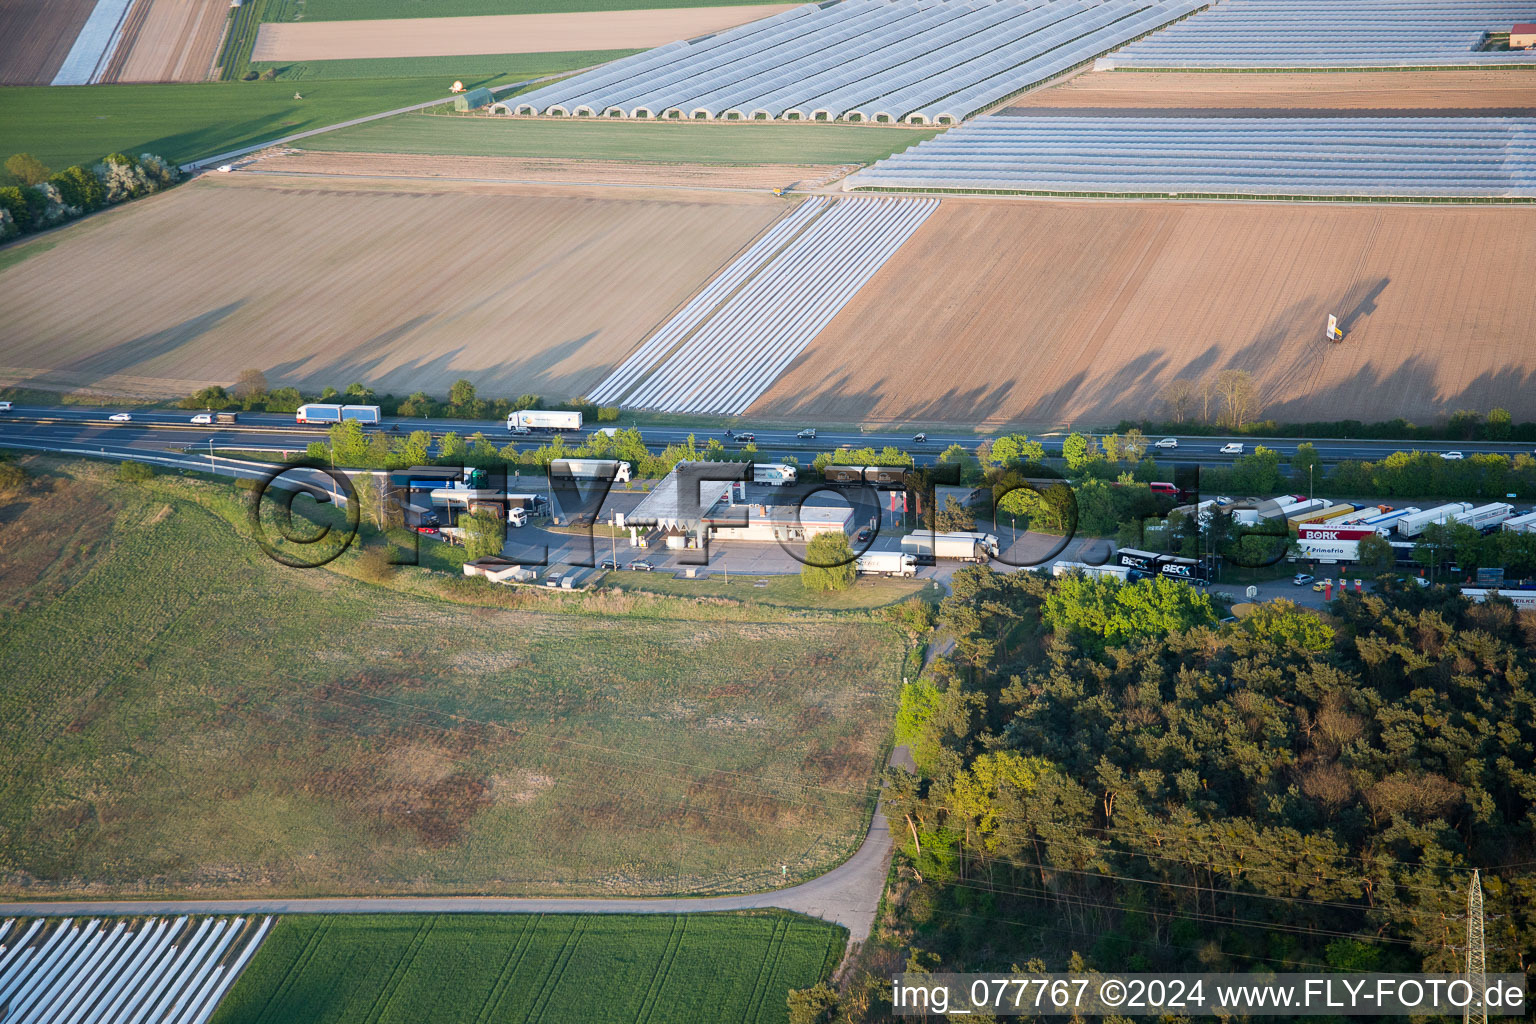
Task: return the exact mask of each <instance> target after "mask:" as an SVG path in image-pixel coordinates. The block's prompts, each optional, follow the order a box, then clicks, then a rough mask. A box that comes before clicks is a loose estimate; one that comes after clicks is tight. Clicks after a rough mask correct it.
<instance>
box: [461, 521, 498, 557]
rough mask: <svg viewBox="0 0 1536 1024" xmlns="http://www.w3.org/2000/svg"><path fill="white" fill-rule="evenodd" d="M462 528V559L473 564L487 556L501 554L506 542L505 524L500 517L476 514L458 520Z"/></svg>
mask: <svg viewBox="0 0 1536 1024" xmlns="http://www.w3.org/2000/svg"><path fill="white" fill-rule="evenodd" d="M459 525H460V526H462V527H464V558H465V560H466V561H470V562H473V561H474V560H475V559H477V558H485V557H486V556H487V555H499V554H501V548H502V545H504V544H505V543H506V541H507V524H506V521H505V520H504V519H503V518H502V517H501V516H496V515H492V514H490V513H489V512H476V513H475V514H474V515H472V516H464V517H463V518H462V519H460V520H459Z"/></svg>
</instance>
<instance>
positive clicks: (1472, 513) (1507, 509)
mask: <svg viewBox="0 0 1536 1024" xmlns="http://www.w3.org/2000/svg"><path fill="white" fill-rule="evenodd" d="M1514 514H1515V507H1514V506H1513V505H1510V504H1508V503H1507V502H1502V501H1494V502H1490V503H1488V504H1487V505H1479V506H1478V507H1477V508H1473V509H1468V510H1467V511H1465V512H1458V513H1457V514H1456V515H1453V516H1452V517H1451V518H1452V519H1454V520H1456V521H1457V522H1458V523H1461V524H1462V525H1464V526H1470V527H1472V528H1473V529H1474V530H1492V529H1494V528H1495V527H1497V526H1498V525H1499V524H1500V523H1502V522H1504V520H1506V519H1509V518H1511V517H1512V516H1513V515H1514Z"/></svg>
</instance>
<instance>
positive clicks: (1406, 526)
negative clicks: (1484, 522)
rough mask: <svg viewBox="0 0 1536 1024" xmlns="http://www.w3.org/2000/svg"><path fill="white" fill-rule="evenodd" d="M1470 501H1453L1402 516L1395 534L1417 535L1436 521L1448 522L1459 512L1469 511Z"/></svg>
mask: <svg viewBox="0 0 1536 1024" xmlns="http://www.w3.org/2000/svg"><path fill="white" fill-rule="evenodd" d="M1471 510H1472V504H1471V502H1466V501H1453V502H1451V503H1450V504H1448V505H1436V506H1435V507H1434V508H1430V509H1425V510H1424V511H1423V512H1419V513H1417V514H1416V515H1411V516H1403V518H1401V519H1399V520H1398V521H1397V535H1398V536H1399V537H1417V536H1418V535H1419V534H1421V533H1423V532H1424V530H1425V528H1426V527H1429V526H1433V525H1435V524H1436V523H1448V522H1450V521H1451V517H1452V516H1454V515H1456V514H1457V513H1459V512H1470V511H1471Z"/></svg>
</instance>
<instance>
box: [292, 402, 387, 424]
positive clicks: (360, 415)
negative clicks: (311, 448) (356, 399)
mask: <svg viewBox="0 0 1536 1024" xmlns="http://www.w3.org/2000/svg"><path fill="white" fill-rule="evenodd" d="M293 419H294V422H295V423H340V422H341V421H342V420H356V421H357V422H359V423H378V422H379V407H378V406H376V405H331V404H329V403H326V402H312V403H310V404H309V405H301V406H299V411H298V412H296V413H294V416H293Z"/></svg>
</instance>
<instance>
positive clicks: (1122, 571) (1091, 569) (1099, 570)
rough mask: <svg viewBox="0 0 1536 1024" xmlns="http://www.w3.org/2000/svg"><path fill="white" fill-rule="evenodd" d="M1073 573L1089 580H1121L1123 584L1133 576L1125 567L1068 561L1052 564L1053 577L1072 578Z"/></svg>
mask: <svg viewBox="0 0 1536 1024" xmlns="http://www.w3.org/2000/svg"><path fill="white" fill-rule="evenodd" d="M1073 573H1077V574H1079V575H1082V576H1087V577H1088V578H1089V579H1110V580H1119V581H1120V582H1121V583H1124V582H1125V581H1126V580H1128V579H1130V576H1131V570H1130V569H1128V568H1126V567H1125V566H1123V565H1089V564H1088V563H1087V562H1069V561H1066V560H1062V561H1059V562H1053V563H1052V564H1051V575H1052V576H1071V575H1072V574H1073Z"/></svg>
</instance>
